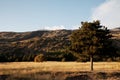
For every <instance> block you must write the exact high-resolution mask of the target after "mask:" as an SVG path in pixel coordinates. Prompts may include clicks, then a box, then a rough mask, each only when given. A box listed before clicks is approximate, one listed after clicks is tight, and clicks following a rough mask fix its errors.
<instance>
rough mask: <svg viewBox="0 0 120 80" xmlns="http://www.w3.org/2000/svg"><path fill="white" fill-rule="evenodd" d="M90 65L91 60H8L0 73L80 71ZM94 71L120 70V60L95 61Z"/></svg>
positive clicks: (0, 67) (88, 68) (1, 64)
mask: <svg viewBox="0 0 120 80" xmlns="http://www.w3.org/2000/svg"><path fill="white" fill-rule="evenodd" d="M89 66H90V63H89V62H86V63H81V62H7V63H0V74H12V73H16V72H19V73H28V72H29V73H33V72H40V71H52V72H80V71H90V67H89ZM94 71H120V62H94Z"/></svg>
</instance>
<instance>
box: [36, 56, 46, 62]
mask: <svg viewBox="0 0 120 80" xmlns="http://www.w3.org/2000/svg"><path fill="white" fill-rule="evenodd" d="M34 61H35V62H43V61H45V56H44V54H39V55H37V56H36V57H35V58H34Z"/></svg>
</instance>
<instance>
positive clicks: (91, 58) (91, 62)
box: [90, 55, 93, 71]
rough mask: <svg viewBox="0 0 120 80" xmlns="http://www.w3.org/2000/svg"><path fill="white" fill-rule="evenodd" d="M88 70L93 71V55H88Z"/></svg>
mask: <svg viewBox="0 0 120 80" xmlns="http://www.w3.org/2000/svg"><path fill="white" fill-rule="evenodd" d="M90 70H91V71H93V55H91V56H90Z"/></svg>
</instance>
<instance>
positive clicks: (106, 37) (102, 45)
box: [70, 21, 111, 56]
mask: <svg viewBox="0 0 120 80" xmlns="http://www.w3.org/2000/svg"><path fill="white" fill-rule="evenodd" d="M81 24H82V26H81V28H80V29H79V30H76V31H74V32H73V33H72V35H71V48H70V49H71V51H73V52H76V53H79V54H81V55H82V54H83V55H89V56H94V55H101V56H102V55H105V53H106V52H107V53H108V52H109V53H110V52H111V51H110V38H111V35H110V34H109V33H110V32H109V30H108V29H107V28H106V27H104V26H101V25H100V22H99V21H93V22H82V23H81Z"/></svg>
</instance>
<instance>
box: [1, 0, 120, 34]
mask: <svg viewBox="0 0 120 80" xmlns="http://www.w3.org/2000/svg"><path fill="white" fill-rule="evenodd" d="M119 13H120V0H0V31H14V32H26V31H35V30H56V29H78V28H79V27H80V25H81V22H82V21H83V22H84V21H93V20H100V21H101V24H102V25H104V26H106V27H108V28H110V29H111V28H115V27H120V22H119V21H120V16H119Z"/></svg>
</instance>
